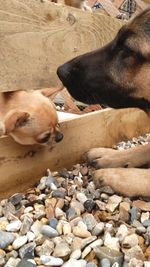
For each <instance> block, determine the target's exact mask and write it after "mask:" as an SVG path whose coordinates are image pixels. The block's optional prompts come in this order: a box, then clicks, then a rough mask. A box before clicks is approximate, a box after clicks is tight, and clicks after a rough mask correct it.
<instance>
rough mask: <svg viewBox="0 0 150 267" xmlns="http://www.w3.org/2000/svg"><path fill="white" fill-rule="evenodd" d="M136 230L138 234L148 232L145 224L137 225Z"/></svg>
mask: <svg viewBox="0 0 150 267" xmlns="http://www.w3.org/2000/svg"><path fill="white" fill-rule="evenodd" d="M135 232H136V233H137V234H138V235H142V234H145V233H146V228H145V227H144V226H140V227H137V228H136V230H135Z"/></svg>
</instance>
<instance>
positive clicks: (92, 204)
mask: <svg viewBox="0 0 150 267" xmlns="http://www.w3.org/2000/svg"><path fill="white" fill-rule="evenodd" d="M95 206H96V204H95V201H93V200H92V199H87V200H86V201H85V202H84V208H85V210H86V211H87V212H92V210H93V209H94V208H95Z"/></svg>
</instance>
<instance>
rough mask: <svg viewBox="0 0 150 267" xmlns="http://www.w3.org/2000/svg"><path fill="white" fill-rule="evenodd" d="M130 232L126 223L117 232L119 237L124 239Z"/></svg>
mask: <svg viewBox="0 0 150 267" xmlns="http://www.w3.org/2000/svg"><path fill="white" fill-rule="evenodd" d="M128 233H129V231H128V228H127V226H126V225H124V224H121V225H120V227H119V228H118V231H117V233H116V237H118V238H119V240H120V241H122V240H123V239H124V238H125V237H126V236H127V235H128Z"/></svg>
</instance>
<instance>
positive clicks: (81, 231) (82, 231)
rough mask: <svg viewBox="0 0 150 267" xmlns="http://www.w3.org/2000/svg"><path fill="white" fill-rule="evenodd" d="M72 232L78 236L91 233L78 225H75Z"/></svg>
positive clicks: (85, 235) (84, 236) (83, 236)
mask: <svg viewBox="0 0 150 267" xmlns="http://www.w3.org/2000/svg"><path fill="white" fill-rule="evenodd" d="M73 234H74V235H75V236H78V237H82V238H86V237H89V236H91V233H90V232H89V231H87V230H85V229H83V228H80V227H78V226H75V227H74V228H73Z"/></svg>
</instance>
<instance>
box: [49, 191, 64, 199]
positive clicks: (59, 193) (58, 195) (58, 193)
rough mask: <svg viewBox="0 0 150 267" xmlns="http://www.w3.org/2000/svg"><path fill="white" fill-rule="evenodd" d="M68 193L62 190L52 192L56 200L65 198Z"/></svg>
mask: <svg viewBox="0 0 150 267" xmlns="http://www.w3.org/2000/svg"><path fill="white" fill-rule="evenodd" d="M65 196H66V192H65V191H60V190H54V191H53V192H52V197H55V198H65Z"/></svg>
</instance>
